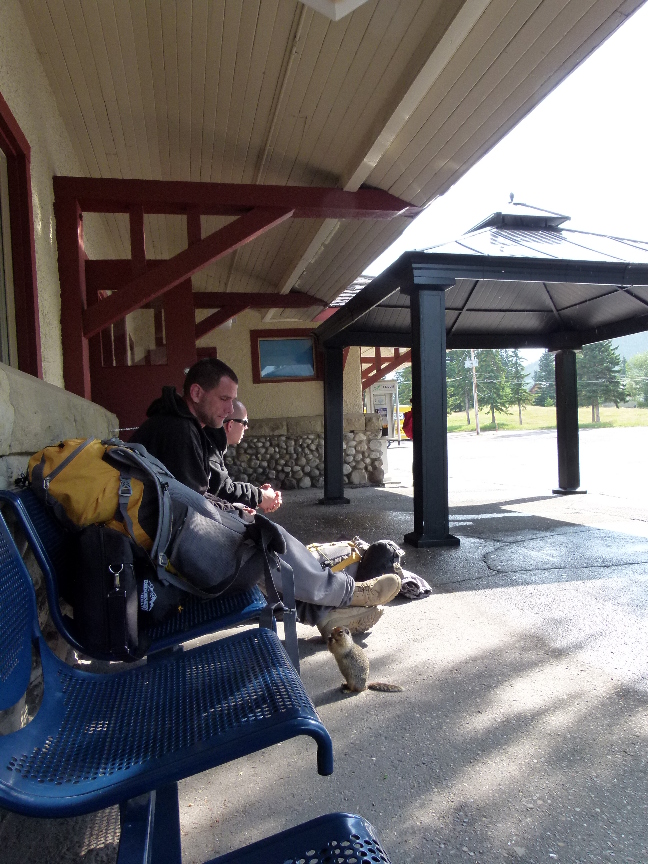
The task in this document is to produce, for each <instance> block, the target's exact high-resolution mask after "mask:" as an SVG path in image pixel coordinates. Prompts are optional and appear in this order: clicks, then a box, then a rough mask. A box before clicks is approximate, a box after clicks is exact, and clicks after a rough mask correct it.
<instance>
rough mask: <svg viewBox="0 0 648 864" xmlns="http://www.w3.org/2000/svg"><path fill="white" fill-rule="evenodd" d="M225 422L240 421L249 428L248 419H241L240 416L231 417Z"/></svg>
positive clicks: (244, 426) (245, 427)
mask: <svg viewBox="0 0 648 864" xmlns="http://www.w3.org/2000/svg"><path fill="white" fill-rule="evenodd" d="M225 422H226V423H240V424H241V426H243V428H244V429H247V427H248V421H247V420H239V418H238V417H230V418H229V420H226V421H225Z"/></svg>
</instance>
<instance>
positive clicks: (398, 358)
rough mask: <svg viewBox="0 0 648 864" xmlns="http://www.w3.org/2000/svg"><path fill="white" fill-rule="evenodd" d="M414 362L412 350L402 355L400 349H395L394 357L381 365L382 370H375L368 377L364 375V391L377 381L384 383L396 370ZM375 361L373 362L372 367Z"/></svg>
mask: <svg viewBox="0 0 648 864" xmlns="http://www.w3.org/2000/svg"><path fill="white" fill-rule="evenodd" d="M411 362H412V352H411V350H408V351H405V352H403V354H401V353H400V348H395V349H394V356H393V357H390V358H388V359H387V362H386V363H383V364H381V366H380V368H378V369H374V370H373V371H372V372H370V373H369V374H367V375H364V376H363V378H362V389H363V390H367V389H368V388H369V387H371V385H372V384H375V383H376V382H377V381H382V379H383V378H384V377H385V375H389V373H390V372H393V371H394V369H398V367H399V366H402V365H403V364H404V363H411ZM374 363H375V361H373V362H372V366H373V365H374Z"/></svg>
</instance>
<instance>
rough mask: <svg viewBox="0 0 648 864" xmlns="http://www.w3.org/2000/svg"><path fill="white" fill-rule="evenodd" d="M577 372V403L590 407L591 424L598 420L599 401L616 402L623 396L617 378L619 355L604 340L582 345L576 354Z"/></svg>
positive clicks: (623, 391)
mask: <svg viewBox="0 0 648 864" xmlns="http://www.w3.org/2000/svg"><path fill="white" fill-rule="evenodd" d="M576 372H577V375H578V402H579V404H580V405H591V406H592V423H600V422H601V416H600V413H599V407H600V404H601V402H614V404H615V405H616V407H617V408H618V407H619V402H623V401H624V399H625V388H624V386H623V383H622V381H621V357H620V356H619V352H618V350H617V349H616V348H615V347H614V346H613V345H612V343H611V342H610V341H609V340H608V341H606V342H594V343H593V344H592V345H584V346H583V348H582V350H581V351H579V352H578V354H577V355H576Z"/></svg>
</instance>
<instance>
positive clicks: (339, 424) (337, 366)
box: [319, 347, 349, 504]
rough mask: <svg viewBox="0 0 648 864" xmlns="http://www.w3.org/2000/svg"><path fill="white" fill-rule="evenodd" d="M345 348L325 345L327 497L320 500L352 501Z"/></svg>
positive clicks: (336, 502)
mask: <svg viewBox="0 0 648 864" xmlns="http://www.w3.org/2000/svg"><path fill="white" fill-rule="evenodd" d="M343 355H344V349H342V348H326V347H325V348H324V497H323V498H322V499H320V502H319V503H320V504H348V503H349V499H348V498H345V497H344V495H343V490H344V481H343V479H342V478H343V474H342V464H343V463H342V458H343V455H344V408H343V392H344V387H343V377H342V375H343V372H344V356H343Z"/></svg>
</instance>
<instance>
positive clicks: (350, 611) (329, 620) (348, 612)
mask: <svg viewBox="0 0 648 864" xmlns="http://www.w3.org/2000/svg"><path fill="white" fill-rule="evenodd" d="M384 611H385V610H384V609H378V607H377V606H372V607H371V608H370V609H357V608H354V607H353V606H344V607H343V608H342V609H333V610H332V611H331V612H329V613H328V615H327V616H326V617H325V618H323V619H322V621H320V623H319V624H318V625H317V628H318V630H319V631H320V633H321V634H322V636H323V637H324V641H326V640H327V639H328V637H329V636H330V635H331V630H332V629H333V628H334V627H346V628H347V629H348V630H349V632H351V633H364V632H365V631H366V630H371V628H372V627H373V626H374V624H376V623H377V622H378V621H380V619H381V618H382V615H383V612H384Z"/></svg>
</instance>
